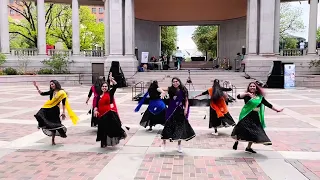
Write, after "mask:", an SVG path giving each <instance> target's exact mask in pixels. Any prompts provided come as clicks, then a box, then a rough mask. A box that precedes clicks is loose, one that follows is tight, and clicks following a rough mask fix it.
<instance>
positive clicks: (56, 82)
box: [50, 80, 63, 91]
mask: <svg viewBox="0 0 320 180" xmlns="http://www.w3.org/2000/svg"><path fill="white" fill-rule="evenodd" d="M50 83H53V84H54V85H55V89H52V88H51V85H50V91H54V90H63V89H62V87H61V84H60V83H59V81H57V80H51V81H50Z"/></svg>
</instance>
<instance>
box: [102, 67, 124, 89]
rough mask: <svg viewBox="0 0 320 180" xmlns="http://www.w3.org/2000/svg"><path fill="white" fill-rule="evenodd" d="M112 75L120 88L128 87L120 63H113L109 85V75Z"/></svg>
mask: <svg viewBox="0 0 320 180" xmlns="http://www.w3.org/2000/svg"><path fill="white" fill-rule="evenodd" d="M110 73H112V76H113V78H114V80H115V81H116V82H117V84H118V87H127V82H126V78H125V77H124V74H123V71H122V69H121V66H120V63H119V61H112V62H111V67H110V71H109V74H108V80H107V81H108V83H110V80H109V75H110Z"/></svg>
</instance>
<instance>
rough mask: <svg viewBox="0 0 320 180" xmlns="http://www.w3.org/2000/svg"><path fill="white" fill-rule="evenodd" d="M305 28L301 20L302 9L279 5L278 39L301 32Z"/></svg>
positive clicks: (286, 4) (285, 4)
mask: <svg viewBox="0 0 320 180" xmlns="http://www.w3.org/2000/svg"><path fill="white" fill-rule="evenodd" d="M304 28H305V26H304V23H303V19H302V9H301V8H300V7H294V6H291V5H290V3H281V6H280V37H281V38H285V37H286V36H288V35H289V34H293V33H296V32H301V31H303V30H304Z"/></svg>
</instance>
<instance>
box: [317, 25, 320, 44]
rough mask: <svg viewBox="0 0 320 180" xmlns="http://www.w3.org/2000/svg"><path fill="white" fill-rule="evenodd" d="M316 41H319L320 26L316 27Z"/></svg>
mask: <svg viewBox="0 0 320 180" xmlns="http://www.w3.org/2000/svg"><path fill="white" fill-rule="evenodd" d="M317 42H320V27H318V29H317Z"/></svg>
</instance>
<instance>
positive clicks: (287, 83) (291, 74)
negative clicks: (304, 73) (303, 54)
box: [284, 64, 296, 89]
mask: <svg viewBox="0 0 320 180" xmlns="http://www.w3.org/2000/svg"><path fill="white" fill-rule="evenodd" d="M295 79H296V66H295V65H294V64H285V65H284V88H285V89H289V88H294V87H295Z"/></svg>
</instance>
